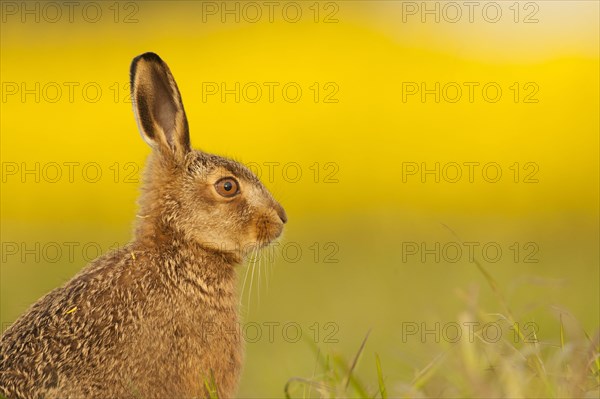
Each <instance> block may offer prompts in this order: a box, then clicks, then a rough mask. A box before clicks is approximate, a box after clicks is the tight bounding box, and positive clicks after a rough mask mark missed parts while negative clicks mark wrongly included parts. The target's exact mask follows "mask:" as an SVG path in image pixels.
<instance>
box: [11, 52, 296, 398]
mask: <svg viewBox="0 0 600 399" xmlns="http://www.w3.org/2000/svg"><path fill="white" fill-rule="evenodd" d="M131 78H132V98H133V99H134V103H135V106H134V110H135V112H136V116H137V118H138V125H139V127H140V131H141V133H142V136H143V137H144V138H145V140H146V141H147V142H148V143H149V144H150V145H151V146H152V148H153V152H152V154H151V156H150V158H149V161H148V164H147V167H146V170H145V175H144V184H143V187H142V195H141V198H140V201H139V204H140V212H139V215H138V222H137V223H136V229H135V235H134V238H133V240H132V241H131V242H130V243H129V244H127V245H126V246H125V247H124V248H122V249H120V250H117V251H114V252H111V253H108V254H106V255H104V256H102V257H100V258H98V259H96V260H95V261H93V262H91V263H90V264H89V265H87V266H86V267H85V268H84V269H83V270H81V272H79V273H78V274H77V275H76V276H75V277H73V279H71V280H70V281H69V282H67V283H66V284H65V285H63V286H62V287H60V288H57V289H55V290H53V291H52V292H50V293H49V294H47V295H46V296H44V297H43V298H41V299H40V300H38V301H37V302H36V303H35V304H34V305H32V306H31V307H30V308H29V310H28V311H27V312H26V313H25V314H23V315H22V316H21V317H20V318H19V319H18V320H17V321H16V322H15V323H14V324H13V325H12V326H11V327H9V328H8V330H7V331H6V332H5V333H4V334H3V335H2V337H1V339H0V393H2V394H3V395H5V396H7V397H8V398H10V399H13V398H196V397H206V396H208V392H207V390H206V387H205V382H206V381H211V379H212V378H213V377H214V382H215V385H216V387H217V389H218V393H219V396H220V397H221V398H228V397H232V396H233V395H234V394H235V392H236V388H237V383H238V379H239V375H240V371H241V367H242V357H243V346H242V340H241V337H240V331H239V324H238V323H239V322H238V305H239V299H238V297H237V295H236V292H235V287H236V271H235V265H237V264H239V263H240V262H242V260H243V259H244V257H245V256H246V255H247V254H248V253H249V251H251V250H252V249H253V248H255V247H256V246H264V245H267V244H268V243H269V242H270V241H271V240H273V239H275V238H277V237H278V236H279V235H280V234H281V231H282V229H283V224H284V223H285V222H286V220H287V217H286V215H285V211H284V210H283V208H282V207H281V206H280V205H279V204H278V203H277V202H276V201H275V200H274V199H273V198H272V197H271V195H270V194H269V192H268V191H267V190H266V189H265V188H264V186H262V184H261V183H260V182H259V180H258V179H257V178H256V176H254V175H253V174H252V173H251V172H250V171H249V170H248V169H247V168H245V167H244V166H243V165H241V164H239V163H237V162H235V161H232V160H229V159H226V158H222V157H219V156H216V155H211V154H207V153H204V152H200V151H196V150H192V149H191V147H190V145H189V133H188V131H187V129H188V127H187V120H186V118H185V111H184V109H183V105H182V103H181V98H180V95H179V91H178V89H177V86H176V84H175V80H174V79H173V77H172V75H171V73H170V71H169V69H168V67H167V66H166V64H164V62H162V60H161V59H160V58H159V57H158V56H156V55H155V54H152V53H146V54H143V55H141V56H139V57H137V58H136V59H134V62H133V64H132V76H131ZM229 176H231V177H235V179H236V180H237V181H238V182H239V187H240V193H239V194H238V195H235V196H233V197H231V198H227V197H223V196H221V195H219V194H218V192H217V191H216V190H215V183H216V182H217V181H218V180H219V179H220V178H222V177H229Z"/></svg>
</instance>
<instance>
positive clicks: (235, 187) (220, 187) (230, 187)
mask: <svg viewBox="0 0 600 399" xmlns="http://www.w3.org/2000/svg"><path fill="white" fill-rule="evenodd" d="M215 190H217V193H219V195H221V196H223V197H233V196H234V195H236V194H237V193H238V192H239V191H240V185H239V184H238V182H237V180H235V179H234V178H233V177H225V178H223V179H221V180H219V181H218V182H216V183H215Z"/></svg>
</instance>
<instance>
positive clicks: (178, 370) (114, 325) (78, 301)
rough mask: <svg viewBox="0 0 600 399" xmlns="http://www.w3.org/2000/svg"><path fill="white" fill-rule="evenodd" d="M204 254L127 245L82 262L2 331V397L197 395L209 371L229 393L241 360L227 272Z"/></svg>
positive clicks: (231, 281)
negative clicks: (82, 265) (81, 267)
mask: <svg viewBox="0 0 600 399" xmlns="http://www.w3.org/2000/svg"><path fill="white" fill-rule="evenodd" d="M207 256H208V257H209V258H212V256H214V255H209V254H206V253H202V252H194V251H193V250H192V249H190V248H188V247H186V246H182V247H180V248H176V247H175V246H170V247H169V248H164V251H163V250H161V248H154V249H148V248H147V247H145V246H144V247H140V245H138V244H136V243H132V244H129V245H127V246H125V247H124V248H123V249H120V250H118V251H116V252H113V253H110V254H107V255H105V256H103V257H101V258H99V259H97V260H96V261H95V262H93V263H91V264H90V265H88V267H86V268H85V269H84V270H82V271H81V272H80V273H79V274H78V275H77V276H75V278H74V279H73V280H71V281H69V282H68V283H67V284H65V285H64V286H63V287H61V288H58V289H55V290H54V291H52V292H50V293H49V294H48V295H46V296H45V297H44V298H42V299H41V300H40V301H39V302H38V303H37V304H35V305H34V306H33V307H32V308H31V309H30V311H29V312H28V313H26V314H25V315H24V316H23V317H22V318H21V319H19V320H18V321H17V322H16V323H15V324H14V325H13V326H12V327H11V328H10V329H9V330H8V331H7V332H6V334H5V335H4V337H3V339H2V345H3V349H2V354H1V355H0V370H2V371H3V372H4V373H5V374H4V375H2V376H1V377H0V382H1V383H0V385H2V386H3V388H4V394H5V395H7V396H8V397H9V398H11V397H12V396H13V395H14V396H15V397H24V398H39V397H44V398H91V397H93V398H101V397H104V398H130V397H131V398H134V397H140V398H191V397H201V396H203V395H204V383H205V382H207V381H211V379H210V378H211V376H210V370H212V371H213V374H214V379H215V383H216V385H217V386H218V387H219V389H220V390H221V392H222V393H223V394H224V395H227V396H230V395H231V394H232V392H234V389H235V387H236V384H237V380H238V376H239V372H240V369H241V360H242V347H241V340H240V338H239V336H238V331H239V330H238V328H237V327H238V326H237V306H238V302H239V301H238V299H237V298H236V296H235V288H234V282H235V279H234V274H235V271H234V270H233V268H232V267H231V266H230V265H228V264H226V263H225V262H222V261H219V260H217V259H206V257H207ZM219 263H221V265H220V266H221V267H222V268H221V269H220V270H210V269H207V266H208V267H209V268H210V267H212V266H214V265H217V264H219ZM8 354H12V356H9V355H8ZM206 371H209V373H207V372H206Z"/></svg>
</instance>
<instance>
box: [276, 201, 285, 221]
mask: <svg viewBox="0 0 600 399" xmlns="http://www.w3.org/2000/svg"><path fill="white" fill-rule="evenodd" d="M275 209H276V210H277V215H278V216H279V219H281V221H282V222H283V223H284V224H285V223H287V220H288V219H287V215H286V213H285V210H284V209H283V207H282V206H281V205H279V204H277V206H276V207H275Z"/></svg>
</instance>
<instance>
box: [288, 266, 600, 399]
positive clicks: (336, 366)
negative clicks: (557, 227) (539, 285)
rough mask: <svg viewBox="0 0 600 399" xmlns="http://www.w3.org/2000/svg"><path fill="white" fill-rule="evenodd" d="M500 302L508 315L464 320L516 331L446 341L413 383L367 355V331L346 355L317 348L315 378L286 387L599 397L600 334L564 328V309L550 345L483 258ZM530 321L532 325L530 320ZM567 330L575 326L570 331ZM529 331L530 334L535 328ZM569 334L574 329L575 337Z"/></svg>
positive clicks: (343, 392)
mask: <svg viewBox="0 0 600 399" xmlns="http://www.w3.org/2000/svg"><path fill="white" fill-rule="evenodd" d="M474 263H475V266H476V267H477V268H478V270H479V271H480V272H481V274H482V275H483V277H484V279H485V281H486V282H487V284H488V285H489V287H490V289H491V290H492V291H493V292H494V295H495V296H496V298H497V300H498V306H499V307H500V309H501V310H502V312H495V313H490V312H487V311H486V310H485V309H482V308H481V307H475V308H471V309H468V310H465V311H464V312H463V313H462V314H461V315H460V318H459V320H458V322H462V323H465V322H467V321H471V322H473V321H478V322H479V323H480V324H485V323H489V322H490V321H494V322H496V323H503V324H504V326H505V327H506V328H507V330H508V331H512V334H502V338H501V339H499V340H498V341H497V342H490V339H485V337H484V336H483V334H484V331H482V329H474V334H473V337H474V338H475V339H474V340H472V341H471V340H469V339H468V337H465V336H464V335H463V337H461V339H460V340H459V341H458V342H453V343H449V342H446V345H445V348H444V350H442V351H441V352H439V353H438V355H437V356H435V357H434V358H432V359H431V360H430V361H429V362H428V363H426V364H423V365H422V366H421V367H420V368H417V369H415V370H414V377H413V378H412V380H397V381H394V380H392V379H391V378H389V376H387V377H386V373H385V368H384V367H383V366H382V364H381V361H380V358H379V356H378V354H375V355H374V362H371V359H373V357H372V356H365V350H366V349H365V348H366V346H367V338H368V335H369V334H368V333H367V336H366V337H365V339H364V340H363V342H362V343H361V345H360V347H359V349H358V351H357V352H356V354H355V355H354V356H353V357H352V359H351V360H348V359H347V358H346V357H345V356H343V355H341V354H336V353H333V354H327V355H324V354H323V353H322V352H321V350H320V348H319V347H318V346H316V345H314V344H313V345H312V346H313V347H312V349H313V351H314V354H315V356H316V364H317V367H316V368H315V371H314V372H313V375H312V376H311V377H309V378H303V377H293V378H291V379H290V380H289V381H288V382H287V384H286V385H285V388H284V392H285V395H286V397H287V398H288V399H291V398H315V397H316V398H364V399H371V398H381V399H387V398H388V397H393V398H434V397H435V398H500V397H502V398H598V397H600V333H598V332H597V333H596V335H595V336H594V337H593V338H592V337H590V336H589V335H588V334H587V332H585V331H583V330H581V329H580V328H579V327H578V325H577V323H575V322H574V321H572V319H569V320H571V321H570V325H569V326H566V325H565V317H564V316H567V315H566V314H563V313H559V316H558V321H557V326H556V327H557V329H558V331H559V334H560V340H559V342H558V343H553V342H545V341H544V339H543V337H540V336H539V335H538V332H536V330H535V329H530V328H523V327H522V326H523V324H520V323H519V321H518V320H516V319H515V317H513V315H512V312H511V310H510V309H509V307H508V305H507V303H508V301H507V300H506V298H505V296H504V295H503V294H502V291H501V290H500V288H499V285H498V283H497V282H496V281H495V280H494V278H493V276H492V275H491V274H490V273H489V272H488V271H487V270H486V269H485V268H484V267H483V266H482V265H481V264H480V263H479V262H478V261H475V262H474ZM524 326H527V325H526V324H525V325H524ZM567 327H569V328H567ZM529 330H531V331H529ZM567 331H572V332H574V333H573V334H572V335H573V336H572V337H569V336H568V335H567ZM365 358H366V359H369V360H368V364H367V365H366V366H364V367H375V368H376V370H377V381H366V380H365V379H362V378H361V377H360V376H359V367H358V366H359V363H361V361H363V362H364V361H365Z"/></svg>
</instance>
